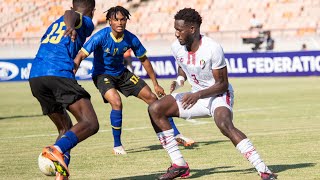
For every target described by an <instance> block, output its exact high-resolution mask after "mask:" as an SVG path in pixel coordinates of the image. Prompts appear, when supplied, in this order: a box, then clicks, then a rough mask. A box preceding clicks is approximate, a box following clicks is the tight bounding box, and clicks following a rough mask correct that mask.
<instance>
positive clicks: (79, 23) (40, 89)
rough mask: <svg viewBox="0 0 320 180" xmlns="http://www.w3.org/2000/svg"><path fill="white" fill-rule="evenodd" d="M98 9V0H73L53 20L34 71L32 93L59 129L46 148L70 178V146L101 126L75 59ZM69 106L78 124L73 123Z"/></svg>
mask: <svg viewBox="0 0 320 180" xmlns="http://www.w3.org/2000/svg"><path fill="white" fill-rule="evenodd" d="M94 10H95V0H73V8H71V10H67V11H65V13H64V15H63V16H61V17H60V18H59V19H57V20H56V21H55V22H53V23H52V24H51V25H50V26H49V28H48V29H47V31H46V32H45V34H44V35H43V37H42V38H41V44H40V47H39V50H38V53H37V55H36V57H35V59H34V61H33V63H32V69H31V72H30V77H29V83H30V87H31V91H32V94H33V96H34V97H35V98H37V100H38V101H39V102H40V105H41V108H42V112H43V114H44V115H48V116H49V118H50V119H51V120H52V121H53V123H54V124H55V125H56V127H57V129H58V132H59V135H58V138H57V140H56V142H55V144H54V145H52V146H48V147H45V148H44V149H43V150H42V155H43V156H45V157H47V158H49V159H50V160H51V161H53V163H54V165H55V166H56V171H57V173H56V178H57V179H68V176H69V174H70V173H69V169H68V164H69V160H70V150H71V149H72V148H73V147H75V146H76V145H77V144H78V143H79V142H81V141H83V140H85V139H86V138H88V137H89V136H91V135H93V134H95V133H96V132H97V131H98V129H99V123H98V119H97V115H96V113H95V111H94V109H93V107H92V104H91V101H90V94H89V93H88V92H87V91H85V89H83V88H82V87H81V86H80V85H79V84H78V83H77V81H76V80H75V74H74V73H73V69H74V62H73V59H74V58H75V56H76V55H77V53H78V51H79V50H80V48H81V47H82V45H83V44H84V42H85V40H86V38H87V37H89V36H90V35H91V33H92V31H93V29H94V25H93V23H92V17H93V13H94ZM66 110H68V111H69V112H71V114H72V115H73V116H74V117H75V118H76V120H77V122H78V123H77V124H75V125H73V124H72V121H71V119H70V117H69V115H68V113H67V111H66Z"/></svg>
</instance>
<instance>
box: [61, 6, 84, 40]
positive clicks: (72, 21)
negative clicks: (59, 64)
mask: <svg viewBox="0 0 320 180" xmlns="http://www.w3.org/2000/svg"><path fill="white" fill-rule="evenodd" d="M64 23H65V24H66V27H67V28H66V30H65V32H64V36H65V37H66V36H70V37H71V40H72V42H74V40H75V39H76V38H77V32H76V30H75V27H76V26H77V25H78V24H79V23H80V14H79V13H77V12H75V11H74V10H66V11H65V13H64Z"/></svg>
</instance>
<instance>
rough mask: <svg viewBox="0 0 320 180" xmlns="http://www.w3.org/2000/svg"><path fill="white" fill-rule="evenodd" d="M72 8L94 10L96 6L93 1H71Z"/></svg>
mask: <svg viewBox="0 0 320 180" xmlns="http://www.w3.org/2000/svg"><path fill="white" fill-rule="evenodd" d="M72 4H73V6H76V7H86V8H90V9H94V7H95V6H96V1H95V0H72Z"/></svg>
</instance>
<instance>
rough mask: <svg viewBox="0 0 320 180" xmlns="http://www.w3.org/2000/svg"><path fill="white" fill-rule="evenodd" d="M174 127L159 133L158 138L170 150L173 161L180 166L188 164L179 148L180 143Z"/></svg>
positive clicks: (169, 153)
mask: <svg viewBox="0 0 320 180" xmlns="http://www.w3.org/2000/svg"><path fill="white" fill-rule="evenodd" d="M173 134H174V133H173V129H169V130H167V131H163V132H159V133H157V136H158V139H159V141H160V143H161V145H162V147H163V148H164V149H165V150H166V151H167V152H168V155H169V156H170V158H171V161H172V163H174V164H176V165H178V166H185V165H187V163H186V161H185V160H184V159H183V156H182V154H181V152H180V150H179V148H178V143H177V141H176V139H175V138H174V135H173Z"/></svg>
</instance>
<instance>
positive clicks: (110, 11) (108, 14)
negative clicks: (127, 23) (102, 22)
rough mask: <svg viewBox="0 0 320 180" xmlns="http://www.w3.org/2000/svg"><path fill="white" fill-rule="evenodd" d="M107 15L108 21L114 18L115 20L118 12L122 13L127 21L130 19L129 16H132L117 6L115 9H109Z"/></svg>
mask: <svg viewBox="0 0 320 180" xmlns="http://www.w3.org/2000/svg"><path fill="white" fill-rule="evenodd" d="M106 12H107V15H106V18H107V21H108V20H109V19H110V18H111V17H112V16H113V17H114V18H115V17H116V15H117V12H120V13H121V14H122V15H123V16H125V17H126V18H127V19H130V17H129V16H131V14H130V12H129V11H128V10H127V9H126V8H124V7H122V6H115V7H111V8H110V9H108V10H107V11H106Z"/></svg>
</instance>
